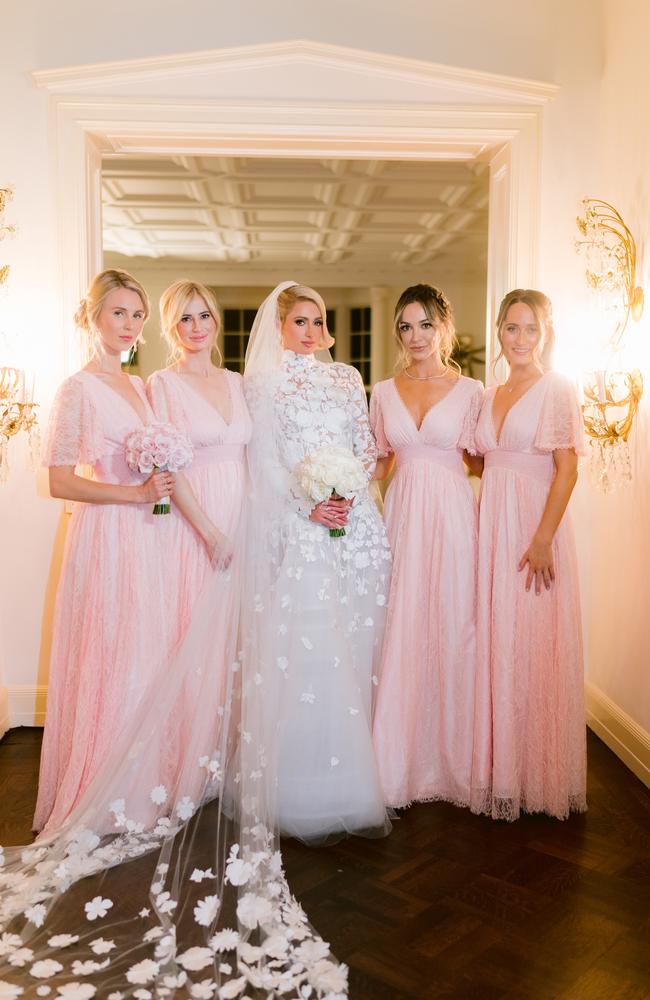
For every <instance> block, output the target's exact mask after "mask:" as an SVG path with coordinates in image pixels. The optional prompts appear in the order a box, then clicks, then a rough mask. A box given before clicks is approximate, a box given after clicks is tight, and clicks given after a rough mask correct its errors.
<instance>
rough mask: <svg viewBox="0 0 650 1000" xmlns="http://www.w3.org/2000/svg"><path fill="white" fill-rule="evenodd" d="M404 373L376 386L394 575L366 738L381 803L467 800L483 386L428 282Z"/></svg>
mask: <svg viewBox="0 0 650 1000" xmlns="http://www.w3.org/2000/svg"><path fill="white" fill-rule="evenodd" d="M395 336H396V339H397V342H398V344H399V347H400V350H401V353H402V360H403V362H404V367H403V368H402V370H401V372H400V373H399V374H398V375H397V376H396V377H395V378H391V379H387V380H386V381H385V382H379V383H378V384H377V385H376V386H375V387H374V389H373V393H372V398H371V401H370V420H371V424H372V427H373V431H374V434H375V437H376V440H377V447H378V449H379V454H380V456H383V457H382V458H380V461H379V462H378V466H377V473H376V477H377V478H384V477H385V476H386V475H388V473H389V472H390V469H391V467H392V465H393V463H394V461H395V460H396V461H397V472H396V474H395V478H394V479H393V481H392V483H391V484H390V486H389V488H388V492H387V494H386V505H385V520H386V528H387V531H388V537H389V540H390V543H391V549H392V551H393V575H392V582H391V590H390V597H389V602H388V619H387V623H386V631H385V636H384V645H383V651H382V664H381V672H380V683H379V689H378V694H377V703H376V708H375V718H374V727H373V738H374V745H375V752H376V755H377V761H378V766H379V773H380V777H381V782H382V786H383V791H384V797H385V801H386V803H387V804H388V805H391V806H406V805H408V804H409V803H411V802H414V801H416V800H419V801H430V800H434V799H444V800H446V801H449V802H454V803H456V804H457V805H462V806H467V805H469V801H470V776H471V764H472V726H473V711H474V682H475V674H474V669H475V631H476V629H475V625H476V599H475V580H476V552H477V527H478V524H477V520H478V519H477V508H476V500H475V497H474V493H473V490H472V487H471V485H470V483H469V480H468V478H467V475H466V474H465V470H464V466H463V453H464V451H465V450H466V452H467V451H470V452H474V442H473V439H474V425H475V423H476V419H477V417H478V412H479V409H480V405H481V399H482V396H483V387H482V385H481V383H480V382H476V381H475V380H474V379H470V378H466V377H465V376H463V375H461V374H460V373H459V372H458V371H457V370H456V369H455V368H454V367H452V366H451V365H450V363H449V357H450V354H451V351H452V348H453V343H454V331H453V317H452V312H451V307H450V305H449V303H448V301H447V299H446V298H445V296H444V295H443V293H442V292H440V291H438V290H437V289H435V288H432V287H431V286H430V285H415V286H413V287H412V288H407V289H406V291H405V292H404V293H403V294H402V296H401V297H400V299H399V301H398V303H397V306H396V309H395Z"/></svg>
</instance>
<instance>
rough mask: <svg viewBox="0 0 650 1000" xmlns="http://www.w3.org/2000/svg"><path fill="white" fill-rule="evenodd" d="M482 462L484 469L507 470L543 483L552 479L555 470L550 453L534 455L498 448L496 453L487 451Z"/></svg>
mask: <svg viewBox="0 0 650 1000" xmlns="http://www.w3.org/2000/svg"><path fill="white" fill-rule="evenodd" d="M483 462H484V467H485V469H508V470H509V471H510V472H519V473H521V475H523V476H532V478H533V479H539V480H541V481H542V482H545V483H547V482H548V481H549V479H552V478H553V472H554V469H555V465H554V462H553V456H552V455H551V453H550V452H549V453H548V455H534V454H531V453H529V452H525V451H503V450H502V449H500V448H498V449H497V450H496V451H487V452H486V453H485V455H484V456H483Z"/></svg>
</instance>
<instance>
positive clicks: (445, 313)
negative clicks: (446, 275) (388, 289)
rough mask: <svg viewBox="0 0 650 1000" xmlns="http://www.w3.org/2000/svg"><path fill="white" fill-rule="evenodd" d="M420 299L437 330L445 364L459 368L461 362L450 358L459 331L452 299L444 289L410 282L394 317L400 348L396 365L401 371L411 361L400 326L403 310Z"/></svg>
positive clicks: (419, 302) (439, 346)
mask: <svg viewBox="0 0 650 1000" xmlns="http://www.w3.org/2000/svg"><path fill="white" fill-rule="evenodd" d="M414 302H417V303H418V305H421V306H422V308H423V309H424V312H425V313H426V315H427V318H428V319H429V320H430V321H431V322H432V323H433V325H434V327H435V328H436V330H437V332H438V350H439V351H440V359H441V361H442V363H443V365H445V366H447V367H454V368H458V365H457V364H456V363H455V362H454V361H452V360H451V355H452V354H453V351H454V347H455V346H456V330H455V327H454V313H453V310H452V308H451V304H450V302H449V299H448V298H447V296H446V295H445V293H444V292H442V291H440V289H439V288H436V287H435V286H434V285H426V284H420V285H410V286H409V288H406V289H404V291H403V292H402V294H401V295H400V297H399V299H398V300H397V305H396V306H395V314H394V316H393V335H394V337H395V341H396V343H397V347H398V349H399V355H398V358H397V362H396V365H395V367H396V368H399V369H400V371H401V370H402V369H404V368H406V367H407V366H408V365H409V363H410V360H411V359H410V356H409V353H408V351H407V350H406V348H405V347H404V344H403V343H402V335H401V333H400V329H399V325H400V323H401V321H402V313H403V312H404V310H405V309H406V307H407V306H409V305H411V304H412V303H414Z"/></svg>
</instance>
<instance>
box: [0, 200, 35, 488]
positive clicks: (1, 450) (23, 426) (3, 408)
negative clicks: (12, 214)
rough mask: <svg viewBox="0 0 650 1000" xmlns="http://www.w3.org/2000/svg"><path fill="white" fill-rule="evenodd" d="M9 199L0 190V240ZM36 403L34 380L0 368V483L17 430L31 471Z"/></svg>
mask: <svg viewBox="0 0 650 1000" xmlns="http://www.w3.org/2000/svg"><path fill="white" fill-rule="evenodd" d="M11 198H13V189H12V188H10V187H4V188H0V240H3V239H4V238H5V237H6V236H13V235H14V233H15V232H16V227H15V226H11V225H5V222H4V213H5V209H6V207H7V202H8V201H10V200H11ZM8 277H9V264H4V265H2V266H0V286H2V285H4V284H5V283H6V281H7V278H8ZM37 405H38V404H37V403H35V402H34V377H33V375H30V374H28V373H27V372H24V371H22V370H21V369H18V368H10V367H0V484H2V483H6V482H7V479H8V476H9V462H8V458H7V445H8V443H9V439H10V438H12V437H13V436H14V434H17V433H18V432H19V431H26V432H27V434H28V437H29V456H28V457H29V467H30V468H31V469H32V470H35V469H36V468H37V467H38V463H39V458H40V436H39V429H38V421H37V419H36V407H37Z"/></svg>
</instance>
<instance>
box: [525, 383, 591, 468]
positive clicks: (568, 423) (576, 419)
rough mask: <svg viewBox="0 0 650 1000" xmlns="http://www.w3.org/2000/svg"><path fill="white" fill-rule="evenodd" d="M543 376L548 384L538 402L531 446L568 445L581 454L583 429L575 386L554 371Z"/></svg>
mask: <svg viewBox="0 0 650 1000" xmlns="http://www.w3.org/2000/svg"><path fill="white" fill-rule="evenodd" d="M547 377H548V382H549V384H548V386H547V388H546V393H545V395H544V401H543V403H542V411H541V414H540V418H539V425H538V427H537V433H536V435H535V441H534V445H535V448H537V449H538V451H557V450H559V449H562V448H572V449H573V450H574V451H575V452H576V453H577V454H578V455H584V452H585V432H584V424H583V422H582V412H581V410H580V404H579V402H578V394H577V391H576V388H575V386H574V384H573V382H570V381H569V379H567V378H565V377H564V376H563V375H559V374H558V373H557V372H551V373H549V375H548V376H547Z"/></svg>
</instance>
